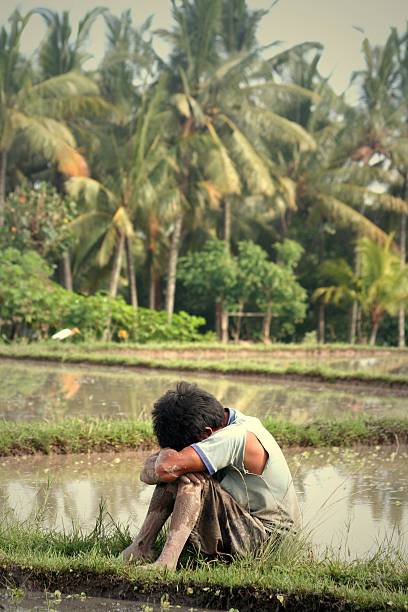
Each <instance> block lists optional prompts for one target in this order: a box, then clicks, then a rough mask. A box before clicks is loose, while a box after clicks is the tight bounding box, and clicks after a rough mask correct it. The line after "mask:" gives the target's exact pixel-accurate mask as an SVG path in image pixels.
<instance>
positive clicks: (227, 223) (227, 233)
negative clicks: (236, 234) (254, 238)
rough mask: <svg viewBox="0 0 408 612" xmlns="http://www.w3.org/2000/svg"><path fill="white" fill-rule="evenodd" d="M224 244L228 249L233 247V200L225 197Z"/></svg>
mask: <svg viewBox="0 0 408 612" xmlns="http://www.w3.org/2000/svg"><path fill="white" fill-rule="evenodd" d="M224 244H225V249H226V250H227V251H229V250H230V248H231V200H230V199H229V197H228V196H225V198H224Z"/></svg>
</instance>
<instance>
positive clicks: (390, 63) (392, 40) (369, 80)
mask: <svg viewBox="0 0 408 612" xmlns="http://www.w3.org/2000/svg"><path fill="white" fill-rule="evenodd" d="M407 32H408V30H407ZM407 41H408V39H407V36H406V34H405V35H403V36H401V37H399V36H398V32H397V30H396V28H392V30H391V32H390V34H389V36H388V38H387V41H386V42H385V45H384V46H376V47H372V45H370V42H369V41H368V39H364V41H363V45H362V48H363V54H364V58H365V64H366V65H365V68H364V70H361V71H359V72H356V73H354V75H353V80H357V81H358V82H360V83H361V91H362V95H361V101H360V102H361V105H362V110H361V112H360V113H357V115H356V121H355V128H356V129H354V130H353V133H354V135H355V139H356V140H355V151H354V155H353V157H354V159H356V160H360V161H362V162H363V163H365V164H372V163H377V164H380V165H381V164H384V163H387V164H390V165H391V168H393V169H395V170H397V171H398V172H399V174H400V176H401V183H400V186H399V188H398V194H399V195H400V197H401V198H403V199H404V200H405V201H406V202H408V187H407V185H408V174H407V170H406V168H407V163H408V153H407V146H406V145H407V142H408V129H407V128H408V104H407V94H408V42H407ZM406 215H407V213H406V212H405V211H401V213H400V220H401V221H400V241H399V242H400V259H401V267H404V265H405V260H406ZM398 321H399V324H398V326H399V346H401V347H403V346H405V310H404V306H403V305H401V308H400V312H399V318H398Z"/></svg>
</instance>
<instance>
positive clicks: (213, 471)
mask: <svg viewBox="0 0 408 612" xmlns="http://www.w3.org/2000/svg"><path fill="white" fill-rule="evenodd" d="M153 429H154V432H155V435H156V437H157V440H158V442H159V445H160V447H161V450H160V451H159V452H156V453H154V454H153V455H150V457H148V459H147V460H146V462H145V465H144V467H143V470H142V473H141V476H140V477H141V480H142V481H143V482H145V483H146V484H151V485H156V488H155V491H154V493H153V497H152V499H151V502H150V506H149V509H148V512H147V516H146V519H145V521H144V523H143V525H142V527H141V530H140V532H139V534H138V535H137V537H136V538H135V540H134V541H133V542H132V544H131V545H130V546H129V547H128V548H126V550H124V551H123V553H122V556H123V559H124V560H125V561H132V560H136V559H147V560H153V557H154V552H153V544H154V542H155V539H156V536H157V534H158V533H159V531H160V529H161V528H162V526H163V525H164V523H165V521H166V520H167V519H168V518H169V516H170V515H171V521H170V531H169V535H168V538H167V541H166V543H165V545H164V548H163V551H162V553H161V555H160V556H159V558H158V559H157V561H156V562H155V565H156V566H161V567H167V568H169V569H175V568H176V565H177V562H178V559H179V556H180V554H181V551H182V550H183V547H184V545H185V544H186V542H187V540H189V542H191V543H192V544H193V545H194V546H195V547H196V548H198V550H200V551H201V552H202V553H204V554H206V555H210V556H219V555H221V556H222V555H224V556H225V555H230V556H234V555H239V554H245V553H247V552H250V551H253V552H255V551H256V550H257V549H259V548H260V547H261V546H262V544H264V543H265V542H266V541H267V540H269V539H270V538H271V537H274V538H281V537H282V536H283V535H285V534H286V533H288V532H289V531H290V530H292V529H297V528H299V527H300V524H301V518H300V511H299V505H298V502H297V498H296V493H295V490H294V487H293V482H292V476H291V474H290V471H289V468H288V465H287V463H286V460H285V458H284V456H283V454H282V451H281V450H280V448H279V446H278V444H277V443H276V441H275V439H274V438H273V436H272V435H271V434H270V433H269V432H268V431H267V430H266V429H265V428H264V427H263V426H262V424H261V422H260V421H259V420H258V419H257V418H254V417H248V416H245V415H244V414H242V413H240V412H239V411H238V410H233V409H232V408H225V407H224V406H222V404H221V403H220V402H219V401H218V400H217V399H216V398H215V397H214V396H213V395H211V394H210V393H208V392H207V391H204V390H203V389H200V388H199V387H197V386H196V385H191V384H189V383H187V382H180V383H178V385H177V387H176V390H175V391H167V393H165V394H164V395H163V396H162V397H161V398H160V399H159V400H157V402H156V403H155V404H154V408H153Z"/></svg>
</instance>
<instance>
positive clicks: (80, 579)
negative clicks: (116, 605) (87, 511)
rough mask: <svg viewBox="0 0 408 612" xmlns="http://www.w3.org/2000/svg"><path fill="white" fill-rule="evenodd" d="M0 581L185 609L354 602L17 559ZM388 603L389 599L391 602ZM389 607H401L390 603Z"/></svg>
mask: <svg viewBox="0 0 408 612" xmlns="http://www.w3.org/2000/svg"><path fill="white" fill-rule="evenodd" d="M0 581H1V582H2V583H3V584H4V583H7V584H9V585H10V584H13V585H16V586H21V587H23V588H24V589H28V590H33V591H38V590H43V589H47V590H48V591H55V590H57V589H58V590H59V591H61V592H64V593H66V594H67V593H72V594H77V593H81V592H83V593H86V595H89V596H91V597H92V596H96V597H103V598H106V597H109V598H112V599H126V600H132V601H135V602H144V603H146V602H151V603H154V604H157V605H160V602H161V601H162V602H163V596H167V597H166V602H168V603H167V605H166V607H169V604H170V605H173V606H177V605H179V606H184V607H186V608H191V607H201V608H206V609H213V610H214V609H217V610H220V609H221V610H229V609H230V608H236V609H237V610H239V612H249V611H253V610H257V611H259V612H270V611H271V610H274V611H280V610H285V611H288V610H293V611H294V612H295V611H296V612H298V611H299V610H302V611H303V612H308V611H316V610H338V611H339V612H340V611H341V612H354V611H355V610H356V609H357V608H356V602H355V601H353V600H350V599H346V598H345V597H344V596H342V595H341V594H339V595H337V594H335V593H328V594H327V595H325V594H322V593H313V592H302V591H300V590H299V591H298V592H296V591H292V592H285V591H281V590H279V591H277V590H276V589H267V588H256V587H251V586H245V587H236V586H225V585H222V584H212V585H211V586H207V585H204V584H203V585H197V583H192V584H191V585H189V584H186V583H185V584H178V583H177V582H175V581H168V580H166V577H165V576H163V577H162V578H157V576H156V579H155V580H154V581H152V580H149V581H146V582H143V581H137V580H131V579H128V578H125V577H122V576H115V575H112V574H108V573H98V572H92V571H90V570H89V571H88V572H77V571H75V570H74V571H73V570H68V571H66V570H60V571H52V570H45V569H41V568H31V569H30V568H26V567H21V566H19V565H17V564H10V565H9V564H5V565H3V566H2V567H1V568H0ZM391 603H392V602H391ZM358 609H359V610H370V611H371V610H372V611H374V610H375V611H377V612H378V610H381V609H386V608H385V607H383V606H379V603H378V602H374V601H373V602H369V601H367V602H364V603H363V602H361V601H359V603H358ZM392 609H393V610H398V609H400V610H403V609H406V608H403V607H401V608H398V607H397V606H395V605H393V608H392Z"/></svg>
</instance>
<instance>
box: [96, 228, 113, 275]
mask: <svg viewBox="0 0 408 612" xmlns="http://www.w3.org/2000/svg"><path fill="white" fill-rule="evenodd" d="M117 235H118V234H117V229H116V227H115V226H114V225H111V226H110V227H109V229H108V230H107V232H106V234H105V235H104V238H103V240H102V244H101V246H100V249H99V251H98V255H97V258H96V262H97V264H98V266H99V267H100V268H104V267H105V266H107V265H108V263H109V260H110V259H111V257H112V255H113V251H114V249H115V245H116V239H117Z"/></svg>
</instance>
